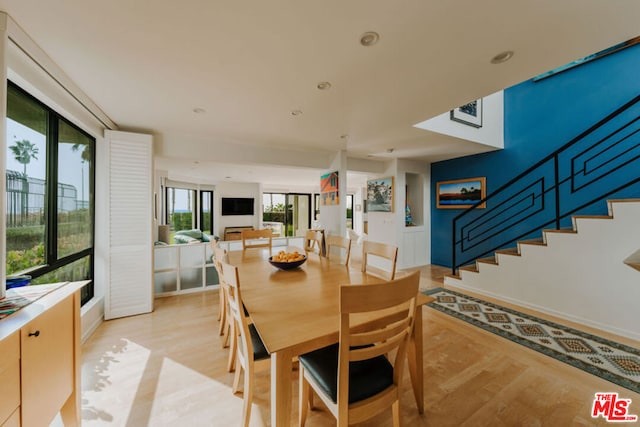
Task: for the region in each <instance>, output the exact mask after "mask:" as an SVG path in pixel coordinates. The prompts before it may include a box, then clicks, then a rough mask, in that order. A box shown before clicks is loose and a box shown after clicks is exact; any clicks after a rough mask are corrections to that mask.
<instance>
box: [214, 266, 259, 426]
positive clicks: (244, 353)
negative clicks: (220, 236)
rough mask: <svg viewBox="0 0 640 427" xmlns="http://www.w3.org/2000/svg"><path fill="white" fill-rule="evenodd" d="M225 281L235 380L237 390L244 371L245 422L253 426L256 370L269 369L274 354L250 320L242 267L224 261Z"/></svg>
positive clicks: (243, 420)
mask: <svg viewBox="0 0 640 427" xmlns="http://www.w3.org/2000/svg"><path fill="white" fill-rule="evenodd" d="M222 274H223V277H224V279H223V283H224V286H225V288H226V295H227V302H228V307H229V314H230V316H231V318H232V319H233V323H232V334H233V335H234V336H236V337H237V340H236V372H235V376H234V379H233V393H234V394H235V393H237V392H238V389H239V386H240V376H241V375H242V372H244V387H243V400H244V403H243V410H242V425H243V426H244V427H248V426H249V419H250V417H251V403H252V401H253V383H254V378H253V376H254V374H255V372H260V371H264V370H269V369H270V367H271V363H270V361H271V356H270V354H269V352H268V351H267V349H266V348H265V346H264V344H263V342H262V340H261V339H260V336H259V335H258V331H257V330H256V328H255V326H254V325H253V324H252V323H250V321H249V318H248V316H247V314H246V311H245V310H244V308H243V307H244V305H243V304H242V296H241V292H240V279H239V277H238V268H237V267H235V266H233V265H231V264H227V263H224V262H223V263H222Z"/></svg>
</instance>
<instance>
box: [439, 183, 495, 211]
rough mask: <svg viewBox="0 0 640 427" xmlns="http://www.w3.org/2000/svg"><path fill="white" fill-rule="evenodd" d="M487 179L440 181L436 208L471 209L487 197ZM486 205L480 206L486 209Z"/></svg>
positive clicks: (479, 207)
mask: <svg viewBox="0 0 640 427" xmlns="http://www.w3.org/2000/svg"><path fill="white" fill-rule="evenodd" d="M486 187H487V180H486V178H485V177H479V178H467V179H456V180H452V181H440V182H438V184H437V188H436V197H437V199H436V202H437V204H436V207H437V208H440V209H463V208H470V207H471V206H473V205H476V204H478V202H479V201H480V200H482V199H484V198H485V197H486V191H487V188H486ZM485 207H486V204H485V203H483V204H482V205H480V206H478V209H484V208H485Z"/></svg>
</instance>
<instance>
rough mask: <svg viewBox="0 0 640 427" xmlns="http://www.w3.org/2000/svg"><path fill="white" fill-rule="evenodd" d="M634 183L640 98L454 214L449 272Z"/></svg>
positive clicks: (638, 176)
mask: <svg viewBox="0 0 640 427" xmlns="http://www.w3.org/2000/svg"><path fill="white" fill-rule="evenodd" d="M638 182H640V95H638V96H636V97H635V98H634V99H632V100H631V101H629V102H627V103H626V104H625V105H623V106H622V107H620V108H618V109H617V110H616V111H614V112H613V113H611V114H609V115H608V116H607V117H605V118H604V119H602V120H600V121H599V122H598V123H596V124H595V125H593V126H592V127H590V128H589V129H587V130H586V131H584V132H583V133H581V134H580V135H578V136H577V137H575V138H574V139H572V140H571V141H569V142H568V143H566V144H565V145H564V146H562V147H561V148H559V149H558V150H557V151H555V152H553V153H552V154H550V155H548V156H546V157H545V158H543V159H542V160H540V161H539V162H537V163H536V164H535V165H533V166H532V167H530V168H529V169H527V170H526V171H524V172H522V173H521V174H520V175H518V176H516V177H515V178H513V179H512V180H511V181H509V182H507V183H506V184H504V185H503V186H501V187H500V188H498V189H497V190H496V191H494V192H492V193H491V194H489V195H488V196H486V197H485V198H484V199H482V200H481V201H480V202H478V203H477V204H475V205H474V206H472V207H470V208H468V209H466V210H465V211H464V212H462V213H460V214H459V215H458V216H456V217H455V218H454V220H453V227H452V233H453V236H452V237H453V239H452V243H453V244H452V246H453V248H452V249H453V254H452V272H453V274H456V272H457V269H458V268H459V267H461V266H463V265H466V264H469V263H470V262H472V261H474V260H476V259H478V258H482V257H484V256H487V255H489V254H492V253H494V252H495V251H496V250H499V249H502V248H505V247H507V246H513V245H514V244H515V243H516V242H517V241H518V240H522V239H526V238H531V237H533V235H534V233H538V232H540V230H542V229H545V228H551V227H554V228H555V229H560V228H561V227H563V226H565V225H569V224H570V221H571V218H570V216H571V215H573V214H575V213H576V212H577V211H580V210H584V209H585V208H586V207H588V206H590V205H593V204H595V203H596V202H600V201H603V200H605V199H606V198H607V197H609V196H610V195H612V194H615V193H617V192H619V191H621V190H623V189H625V188H627V187H631V186H632V185H634V184H636V183H638ZM482 206H485V207H484V208H482Z"/></svg>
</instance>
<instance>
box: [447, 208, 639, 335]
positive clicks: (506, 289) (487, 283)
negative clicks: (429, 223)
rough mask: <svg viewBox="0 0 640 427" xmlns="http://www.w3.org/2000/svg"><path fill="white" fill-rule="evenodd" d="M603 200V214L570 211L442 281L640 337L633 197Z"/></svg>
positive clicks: (635, 219) (637, 251)
mask: <svg viewBox="0 0 640 427" xmlns="http://www.w3.org/2000/svg"><path fill="white" fill-rule="evenodd" d="M606 203H607V205H608V215H602V216H595V215H588V216H587V215H585V216H581V215H574V216H572V227H568V228H560V229H551V230H544V231H543V232H542V237H541V238H538V239H530V240H520V241H518V242H517V245H516V246H515V247H511V248H505V249H500V250H497V251H495V254H494V256H492V257H488V258H480V259H477V260H476V261H475V263H473V264H470V265H465V266H462V267H460V268H459V269H458V274H457V275H453V274H452V275H449V276H447V277H445V284H446V285H447V286H450V287H456V288H461V289H463V290H469V291H472V292H475V293H478V294H482V295H486V296H489V297H494V298H497V299H500V300H503V301H508V302H511V303H513V304H517V305H519V306H523V307H527V308H531V309H534V310H536V311H539V312H543V313H547V314H550V315H553V316H557V317H560V318H564V319H568V320H570V321H573V322H577V323H580V324H583V325H587V326H591V327H594V328H597V329H600V330H604V331H607V332H610V333H613V334H617V335H622V336H625V337H628V338H631V339H635V340H640V271H639V270H640V199H624V200H608V201H607V202H606Z"/></svg>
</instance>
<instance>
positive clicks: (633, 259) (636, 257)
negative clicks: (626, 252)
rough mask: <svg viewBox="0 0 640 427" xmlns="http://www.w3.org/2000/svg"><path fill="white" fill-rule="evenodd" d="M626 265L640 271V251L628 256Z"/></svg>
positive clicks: (625, 261)
mask: <svg viewBox="0 0 640 427" xmlns="http://www.w3.org/2000/svg"><path fill="white" fill-rule="evenodd" d="M624 263H625V264H627V265H628V266H629V267H631V268H635V269H636V270H639V271H640V249H638V250H637V251H635V252H634V253H633V254H631V255H630V256H628V257H627V259H625V260H624Z"/></svg>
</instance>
